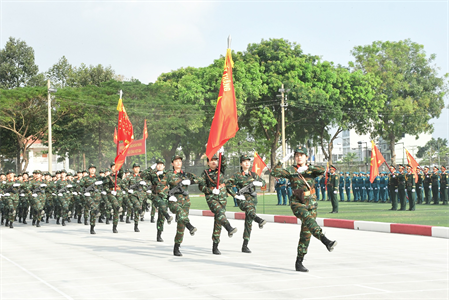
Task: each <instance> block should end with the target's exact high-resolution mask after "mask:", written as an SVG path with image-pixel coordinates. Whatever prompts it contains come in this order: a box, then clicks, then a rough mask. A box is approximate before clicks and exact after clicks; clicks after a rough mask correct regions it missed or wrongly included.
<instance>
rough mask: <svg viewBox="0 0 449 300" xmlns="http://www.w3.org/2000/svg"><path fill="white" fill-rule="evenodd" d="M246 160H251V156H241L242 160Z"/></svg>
mask: <svg viewBox="0 0 449 300" xmlns="http://www.w3.org/2000/svg"><path fill="white" fill-rule="evenodd" d="M245 160H251V157H249V156H248V155H246V154H243V155H241V156H240V162H242V161H245Z"/></svg>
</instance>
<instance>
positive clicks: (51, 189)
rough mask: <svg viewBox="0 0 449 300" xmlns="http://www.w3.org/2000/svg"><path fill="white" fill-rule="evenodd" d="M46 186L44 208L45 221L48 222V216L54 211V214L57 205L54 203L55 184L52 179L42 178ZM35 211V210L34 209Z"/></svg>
mask: <svg viewBox="0 0 449 300" xmlns="http://www.w3.org/2000/svg"><path fill="white" fill-rule="evenodd" d="M43 181H44V182H45V184H47V187H46V188H45V199H44V210H45V214H46V220H45V223H48V222H49V219H50V217H51V216H52V214H53V213H54V215H56V213H57V211H58V209H59V207H56V205H55V196H56V185H55V182H53V181H47V180H43ZM35 211H36V210H35Z"/></svg>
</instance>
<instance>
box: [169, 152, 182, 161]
mask: <svg viewBox="0 0 449 300" xmlns="http://www.w3.org/2000/svg"><path fill="white" fill-rule="evenodd" d="M175 159H181V160H182V156H180V155H177V154H176V155H173V156H172V158H171V162H173V161H174V160H175Z"/></svg>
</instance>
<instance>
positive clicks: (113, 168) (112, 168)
mask: <svg viewBox="0 0 449 300" xmlns="http://www.w3.org/2000/svg"><path fill="white" fill-rule="evenodd" d="M111 170H112V172H113V173H115V165H113V166H112V167H111Z"/></svg>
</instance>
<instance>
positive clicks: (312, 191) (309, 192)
mask: <svg viewBox="0 0 449 300" xmlns="http://www.w3.org/2000/svg"><path fill="white" fill-rule="evenodd" d="M313 194H315V189H311V190H310V191H305V192H304V196H310V195H313Z"/></svg>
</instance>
